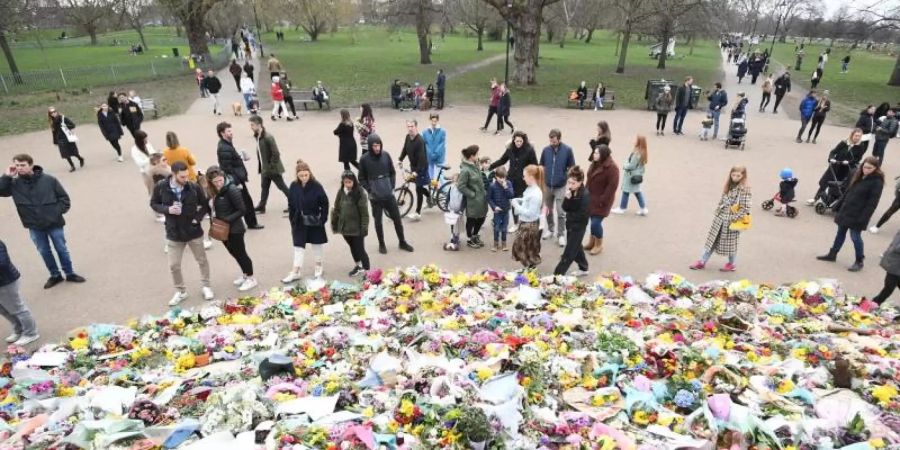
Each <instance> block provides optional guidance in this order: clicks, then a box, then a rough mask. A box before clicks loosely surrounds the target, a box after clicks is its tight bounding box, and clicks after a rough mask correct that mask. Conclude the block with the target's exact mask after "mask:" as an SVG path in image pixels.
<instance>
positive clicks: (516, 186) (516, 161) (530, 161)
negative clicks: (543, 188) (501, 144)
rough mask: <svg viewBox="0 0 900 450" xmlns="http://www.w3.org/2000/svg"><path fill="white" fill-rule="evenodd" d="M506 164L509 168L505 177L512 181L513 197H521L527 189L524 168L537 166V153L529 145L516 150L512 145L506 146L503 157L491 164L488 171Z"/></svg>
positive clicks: (526, 144)
mask: <svg viewBox="0 0 900 450" xmlns="http://www.w3.org/2000/svg"><path fill="white" fill-rule="evenodd" d="M507 162H508V163H509V168H508V170H507V172H506V177H507V178H509V180H510V181H512V185H513V192H514V193H515V194H516V195H515V196H516V197H521V196H522V194H523V193H524V192H525V188H527V187H528V186H526V185H525V173H524V172H525V168H526V167H528V166H530V165H535V166H536V165H537V164H538V160H537V153H535V152H534V147H532V146H531V144H530V143H525V144H524V145H523V146H522V148H517V147H516V145H515V144H514V143H513V144H509V145H508V146H506V151H505V152H503V156H501V157H500V159H498V160H496V161H494V163H493V164H491V166H490V170H494V169H496V168H498V167H500V166H502V165H504V164H506V163H507Z"/></svg>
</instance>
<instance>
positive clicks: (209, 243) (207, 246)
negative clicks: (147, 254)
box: [167, 239, 212, 253]
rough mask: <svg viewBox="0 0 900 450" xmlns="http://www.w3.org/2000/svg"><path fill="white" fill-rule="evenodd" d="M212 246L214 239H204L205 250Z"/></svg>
mask: <svg viewBox="0 0 900 450" xmlns="http://www.w3.org/2000/svg"><path fill="white" fill-rule="evenodd" d="M210 247H212V240H211V239H205V240H203V250H209V249H210ZM167 253H168V252H167Z"/></svg>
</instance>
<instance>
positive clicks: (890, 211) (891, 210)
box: [875, 196, 900, 228]
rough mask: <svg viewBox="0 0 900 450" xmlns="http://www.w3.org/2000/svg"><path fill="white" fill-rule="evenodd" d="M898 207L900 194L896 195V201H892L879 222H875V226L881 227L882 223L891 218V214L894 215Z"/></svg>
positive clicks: (899, 207)
mask: <svg viewBox="0 0 900 450" xmlns="http://www.w3.org/2000/svg"><path fill="white" fill-rule="evenodd" d="M898 209H900V196H894V202H893V203H891V206H890V208H888V209H887V211H885V212H884V214H882V215H881V218H880V219H878V223H877V224H875V226H876V227H878V228H881V226H882V225H884V224H885V223H886V222H887V221H888V220H890V218H891V216H893V215H894V213H895V212H897V210H898Z"/></svg>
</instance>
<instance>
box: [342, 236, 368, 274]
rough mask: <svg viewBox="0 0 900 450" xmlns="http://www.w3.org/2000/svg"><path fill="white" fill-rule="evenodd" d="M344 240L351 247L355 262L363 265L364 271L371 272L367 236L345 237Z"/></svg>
mask: <svg viewBox="0 0 900 450" xmlns="http://www.w3.org/2000/svg"><path fill="white" fill-rule="evenodd" d="M344 240H345V241H347V245H349V246H350V254H351V255H352V256H353V262H355V263H357V264H360V265H362V268H363V269H366V270H369V254H368V253H366V238H365V236H344Z"/></svg>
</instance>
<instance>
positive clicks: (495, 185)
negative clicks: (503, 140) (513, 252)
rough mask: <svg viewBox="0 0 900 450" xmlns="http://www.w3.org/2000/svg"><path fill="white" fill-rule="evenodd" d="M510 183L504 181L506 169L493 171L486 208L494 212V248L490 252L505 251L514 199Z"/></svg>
mask: <svg viewBox="0 0 900 450" xmlns="http://www.w3.org/2000/svg"><path fill="white" fill-rule="evenodd" d="M515 195H516V194H515V192H513V186H512V182H510V181H509V180H507V179H506V168H505V167H498V168H497V170H495V171H494V181H493V182H492V183H491V185H490V188H489V189H488V206H490V208H491V211H493V212H494V218H493V220H492V222H493V225H494V246H493V247H491V251H492V252H496V251H504V252H505V251H507V250H508V248H507V247H506V233H507V227H509V207H510V200H512V199H513V198H515Z"/></svg>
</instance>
